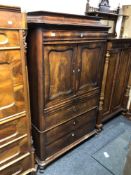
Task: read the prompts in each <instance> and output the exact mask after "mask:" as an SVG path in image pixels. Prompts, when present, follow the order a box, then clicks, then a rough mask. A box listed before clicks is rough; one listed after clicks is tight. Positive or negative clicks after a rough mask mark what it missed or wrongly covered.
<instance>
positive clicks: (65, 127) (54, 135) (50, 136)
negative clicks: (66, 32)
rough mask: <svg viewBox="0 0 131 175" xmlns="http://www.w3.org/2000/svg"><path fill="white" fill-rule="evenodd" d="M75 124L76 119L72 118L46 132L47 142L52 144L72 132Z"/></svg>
mask: <svg viewBox="0 0 131 175" xmlns="http://www.w3.org/2000/svg"><path fill="white" fill-rule="evenodd" d="M75 124H76V123H75V120H71V121H69V122H66V123H65V124H62V125H60V126H58V127H55V128H53V129H51V130H50V131H48V132H46V134H45V135H46V144H51V143H52V142H54V141H56V140H58V139H60V138H61V137H63V136H65V135H67V134H68V133H70V132H71V131H72V130H73V129H74V125H75Z"/></svg>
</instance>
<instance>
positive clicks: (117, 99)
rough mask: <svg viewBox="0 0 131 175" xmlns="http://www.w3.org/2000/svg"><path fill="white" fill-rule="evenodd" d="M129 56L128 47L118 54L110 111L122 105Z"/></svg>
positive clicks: (128, 67) (130, 53) (130, 54)
mask: <svg viewBox="0 0 131 175" xmlns="http://www.w3.org/2000/svg"><path fill="white" fill-rule="evenodd" d="M130 56H131V51H130V50H129V49H125V50H123V51H122V52H121V54H120V58H119V63H118V67H117V72H116V79H115V83H114V89H113V96H112V103H111V104H112V111H116V110H118V109H119V108H121V107H122V101H123V97H124V93H125V90H126V85H127V81H128V75H129V71H130V64H129V61H130Z"/></svg>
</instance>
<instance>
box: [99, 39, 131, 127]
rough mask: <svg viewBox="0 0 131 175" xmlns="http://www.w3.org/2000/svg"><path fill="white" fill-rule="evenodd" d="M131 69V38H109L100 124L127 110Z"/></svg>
mask: <svg viewBox="0 0 131 175" xmlns="http://www.w3.org/2000/svg"><path fill="white" fill-rule="evenodd" d="M130 70H131V39H128V38H126V39H115V38H112V39H109V40H108V44H107V54H106V61H105V68H104V74H103V83H102V90H101V97H100V112H99V122H98V123H99V124H100V123H101V122H102V121H106V120H108V119H110V118H112V117H114V116H115V115H116V114H118V113H119V112H122V111H125V110H126V107H125V105H124V103H125V100H124V99H125V96H126V94H127V93H126V91H127V85H128V79H129V74H130Z"/></svg>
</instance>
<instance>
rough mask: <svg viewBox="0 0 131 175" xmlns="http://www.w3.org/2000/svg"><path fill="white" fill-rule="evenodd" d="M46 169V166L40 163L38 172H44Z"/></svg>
mask: <svg viewBox="0 0 131 175" xmlns="http://www.w3.org/2000/svg"><path fill="white" fill-rule="evenodd" d="M44 170H45V166H41V165H38V172H39V173H40V174H43V173H44Z"/></svg>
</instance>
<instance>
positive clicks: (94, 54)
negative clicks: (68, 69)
mask: <svg viewBox="0 0 131 175" xmlns="http://www.w3.org/2000/svg"><path fill="white" fill-rule="evenodd" d="M103 53H104V44H103V43H96V42H95V43H85V44H83V45H80V46H79V47H78V60H77V61H78V69H77V73H78V81H77V93H85V92H88V91H91V90H94V89H96V88H99V86H100V78H101V73H102V72H101V70H102V67H103V61H104V57H103ZM102 58H103V59H102Z"/></svg>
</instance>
